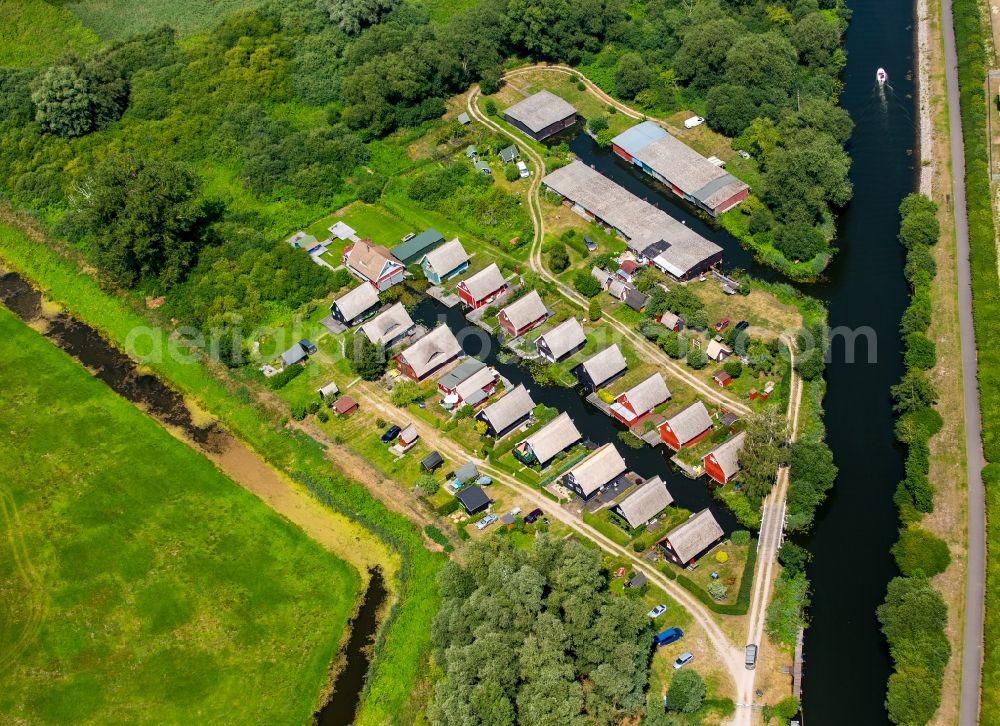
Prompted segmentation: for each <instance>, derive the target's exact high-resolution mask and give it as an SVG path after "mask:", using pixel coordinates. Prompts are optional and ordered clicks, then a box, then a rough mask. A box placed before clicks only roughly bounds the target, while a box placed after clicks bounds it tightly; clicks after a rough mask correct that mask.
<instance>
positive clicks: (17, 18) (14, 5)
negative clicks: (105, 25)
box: [0, 0, 98, 68]
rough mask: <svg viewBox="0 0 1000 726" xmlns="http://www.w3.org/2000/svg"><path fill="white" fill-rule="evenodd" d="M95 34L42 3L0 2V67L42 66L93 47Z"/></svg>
mask: <svg viewBox="0 0 1000 726" xmlns="http://www.w3.org/2000/svg"><path fill="white" fill-rule="evenodd" d="M97 43H98V39H97V35H95V34H94V32H93V31H92V30H90V29H89V28H85V27H84V26H83V24H82V23H81V22H80V21H79V20H78V19H77V18H75V17H73V14H72V13H70V12H69V11H68V10H66V9H64V8H60V7H56V6H55V5H52V4H50V3H47V2H45V0H0V66H13V67H16V68H22V67H28V66H43V65H47V64H48V63H51V62H52V61H54V60H55V59H56V58H58V57H59V56H61V55H62V54H63V53H68V52H78V53H81V52H84V51H87V50H90V49H91V48H93V47H95V46H96V45H97Z"/></svg>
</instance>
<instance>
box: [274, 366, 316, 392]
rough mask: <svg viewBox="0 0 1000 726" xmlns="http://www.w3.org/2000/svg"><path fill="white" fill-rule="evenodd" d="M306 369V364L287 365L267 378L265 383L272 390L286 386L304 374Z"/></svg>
mask: <svg viewBox="0 0 1000 726" xmlns="http://www.w3.org/2000/svg"><path fill="white" fill-rule="evenodd" d="M305 369H306V367H305V366H297V365H296V366H287V367H285V368H283V369H282V370H280V371H279V372H278V373H275V374H274V375H273V376H271V377H270V378H265V379H264V385H265V386H266V387H267V388H269V389H271V390H272V391H277V390H278V389H279V388H284V387H285V386H286V385H288V383H289V382H290V381H291V380H293V379H294V378H296V377H297V376H300V375H302V373H303V372H304V371H305Z"/></svg>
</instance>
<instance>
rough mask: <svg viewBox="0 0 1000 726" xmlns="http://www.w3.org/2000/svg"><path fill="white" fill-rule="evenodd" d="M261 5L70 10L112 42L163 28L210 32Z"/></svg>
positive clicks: (149, 2) (109, 2)
mask: <svg viewBox="0 0 1000 726" xmlns="http://www.w3.org/2000/svg"><path fill="white" fill-rule="evenodd" d="M260 4H261V2H260V0H211V2H205V0H144V1H143V2H135V1H134V0H77V2H70V3H68V4H67V5H66V7H67V8H68V9H69V10H71V11H72V12H73V14H74V15H76V16H77V17H78V18H80V20H82V21H83V23H84V24H85V25H87V26H88V27H90V28H92V29H93V30H94V32H96V33H97V34H98V35H99V36H100V37H101V38H105V39H110V38H126V37H128V36H130V35H132V34H134V33H144V32H146V31H148V30H153V29H155V28H158V27H159V26H161V25H169V26H170V27H172V28H175V29H176V30H177V32H178V33H180V34H181V35H192V34H194V33H200V32H202V31H205V30H208V29H210V28H211V27H212V26H213V25H215V24H216V23H218V22H219V21H221V20H222V19H223V18H224V17H226V16H227V15H229V14H230V13H234V12H236V11H237V10H241V9H243V8H253V7H256V6H258V5H260Z"/></svg>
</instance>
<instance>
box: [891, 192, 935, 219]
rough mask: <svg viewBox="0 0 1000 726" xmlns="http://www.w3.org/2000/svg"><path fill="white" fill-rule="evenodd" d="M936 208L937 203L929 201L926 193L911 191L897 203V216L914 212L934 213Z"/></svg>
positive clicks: (903, 216)
mask: <svg viewBox="0 0 1000 726" xmlns="http://www.w3.org/2000/svg"><path fill="white" fill-rule="evenodd" d="M937 209H938V207H937V204H935V203H934V202H933V201H931V199H930V198H928V197H927V196H926V195H924V194H918V193H916V192H913V193H911V194H907V195H906V196H905V197H903V201H902V202H900V203H899V216H900V217H901V218H905V217H908V216H910V215H911V214H912V213H914V212H926V213H927V214H931V215H936V214H937Z"/></svg>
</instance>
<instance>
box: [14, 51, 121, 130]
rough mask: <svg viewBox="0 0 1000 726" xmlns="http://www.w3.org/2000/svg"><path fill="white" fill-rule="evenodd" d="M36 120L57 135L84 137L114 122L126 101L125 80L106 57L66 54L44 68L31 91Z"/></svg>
mask: <svg viewBox="0 0 1000 726" xmlns="http://www.w3.org/2000/svg"><path fill="white" fill-rule="evenodd" d="M31 100H32V102H33V103H34V104H35V120H36V121H38V122H39V123H40V124H41V125H42V127H43V128H44V129H45V130H46V131H49V132H50V133H53V134H56V135H57V136H67V137H72V136H83V135H84V134H88V133H90V132H91V131H93V130H95V129H99V128H103V127H104V126H106V125H107V124H109V123H111V122H112V121H116V120H117V119H118V118H120V117H121V115H122V113H123V112H124V111H125V106H126V105H127V104H128V82H127V81H126V80H125V78H124V77H123V76H122V74H121V71H120V70H119V69H118V67H117V66H116V65H115V64H114V63H113V62H112V61H111V60H110V59H109V58H108V57H107V56H101V55H97V56H93V57H92V58H90V59H89V60H87V61H82V60H80V59H78V58H76V57H72V56H71V57H68V58H66V59H65V60H63V61H61V62H60V63H58V64H56V65H54V66H52V67H51V68H49V69H48V70H46V71H45V72H44V73H43V74H42V75H41V76H40V77H39V78H38V81H37V83H36V85H35V90H34V92H33V93H32V94H31Z"/></svg>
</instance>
